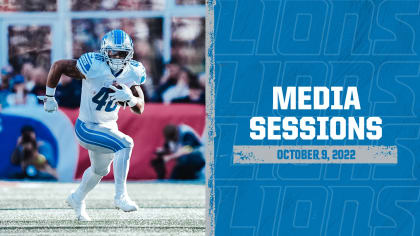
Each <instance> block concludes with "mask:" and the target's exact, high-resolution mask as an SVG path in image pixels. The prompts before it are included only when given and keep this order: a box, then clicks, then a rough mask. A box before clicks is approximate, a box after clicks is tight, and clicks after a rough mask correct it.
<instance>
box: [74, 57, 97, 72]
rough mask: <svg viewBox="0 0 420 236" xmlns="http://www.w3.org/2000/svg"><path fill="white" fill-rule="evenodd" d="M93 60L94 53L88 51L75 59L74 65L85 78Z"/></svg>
mask: <svg viewBox="0 0 420 236" xmlns="http://www.w3.org/2000/svg"><path fill="white" fill-rule="evenodd" d="M94 61H95V53H93V52H88V53H85V54H83V55H82V56H80V58H79V59H78V60H77V64H76V67H77V69H78V70H79V71H80V73H82V74H83V75H84V76H85V78H88V76H89V72H91V71H92V67H93V63H94Z"/></svg>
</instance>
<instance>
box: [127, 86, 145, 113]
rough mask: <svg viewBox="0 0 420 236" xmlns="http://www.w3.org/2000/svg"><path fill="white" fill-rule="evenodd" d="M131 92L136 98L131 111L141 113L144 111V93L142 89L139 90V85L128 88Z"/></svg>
mask: <svg viewBox="0 0 420 236" xmlns="http://www.w3.org/2000/svg"><path fill="white" fill-rule="evenodd" d="M130 90H131V92H132V93H133V95H134V97H135V98H136V102H137V103H136V104H135V105H134V106H132V107H130V108H131V111H133V112H134V113H137V114H141V113H143V111H144V94H143V90H141V87H140V85H134V86H131V88H130Z"/></svg>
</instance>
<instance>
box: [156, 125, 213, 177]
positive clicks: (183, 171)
mask: <svg viewBox="0 0 420 236" xmlns="http://www.w3.org/2000/svg"><path fill="white" fill-rule="evenodd" d="M163 135H164V138H165V143H164V145H163V147H160V148H158V149H157V151H156V154H157V158H156V159H154V160H152V162H151V164H152V166H153V167H154V169H155V170H156V172H157V175H158V178H159V179H162V178H163V177H164V175H163V174H164V173H165V169H166V168H165V163H166V162H168V161H170V160H172V159H175V160H176V165H175V167H174V169H173V170H172V173H171V176H170V178H171V179H179V180H186V179H197V178H199V177H200V176H199V175H200V172H201V169H202V168H203V167H204V165H205V160H204V152H203V144H202V142H201V141H200V137H199V136H198V135H197V134H196V132H195V131H194V130H193V129H192V128H191V127H190V126H188V125H185V124H181V125H171V124H170V125H167V126H165V128H164V129H163Z"/></svg>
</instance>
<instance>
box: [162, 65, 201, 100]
mask: <svg viewBox="0 0 420 236" xmlns="http://www.w3.org/2000/svg"><path fill="white" fill-rule="evenodd" d="M195 80H197V77H195V75H194V74H193V73H191V71H189V70H188V69H187V68H185V67H184V68H181V70H180V72H179V73H178V78H177V80H176V83H175V84H174V85H173V86H170V87H169V88H168V89H166V90H165V91H164V92H163V93H162V100H163V102H164V103H171V102H172V100H174V99H177V98H182V97H185V96H188V94H189V87H188V85H189V84H190V82H192V81H195Z"/></svg>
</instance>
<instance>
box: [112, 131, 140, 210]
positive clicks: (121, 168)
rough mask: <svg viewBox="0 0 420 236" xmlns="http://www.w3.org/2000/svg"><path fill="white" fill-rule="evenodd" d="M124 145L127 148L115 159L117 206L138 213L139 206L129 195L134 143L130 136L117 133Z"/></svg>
mask: <svg viewBox="0 0 420 236" xmlns="http://www.w3.org/2000/svg"><path fill="white" fill-rule="evenodd" d="M116 134H117V135H118V136H119V137H120V139H121V141H122V142H123V143H124V145H125V147H126V148H123V149H121V150H119V151H118V152H116V153H115V158H114V163H113V165H114V180H115V198H114V203H115V206H116V207H117V208H119V209H121V210H123V211H136V210H137V209H138V206H137V204H136V203H135V202H133V201H132V200H131V199H130V198H129V196H128V193H127V176H128V170H129V167H130V158H131V152H132V150H133V146H134V142H133V139H132V138H130V137H129V136H127V135H125V134H123V133H121V132H120V131H118V132H116Z"/></svg>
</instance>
